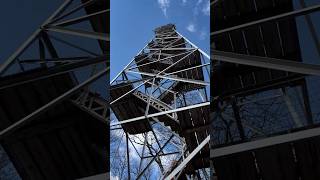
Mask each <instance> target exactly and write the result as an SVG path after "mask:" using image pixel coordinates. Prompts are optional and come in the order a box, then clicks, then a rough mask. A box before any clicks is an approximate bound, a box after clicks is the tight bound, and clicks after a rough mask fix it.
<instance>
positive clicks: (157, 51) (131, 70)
mask: <svg viewBox="0 0 320 180" xmlns="http://www.w3.org/2000/svg"><path fill="white" fill-rule="evenodd" d="M175 33H176V35H175V36H172V35H174V34H175ZM157 35H158V36H161V37H156V38H153V39H151V40H150V41H149V42H148V44H149V43H150V42H151V41H156V40H163V39H166V40H168V39H170V40H171V41H170V42H168V44H167V45H165V46H164V47H162V48H148V44H147V45H146V46H144V47H143V48H142V49H141V50H140V51H139V52H138V54H137V56H138V55H140V54H141V53H143V52H149V54H150V56H151V55H155V56H156V55H157V56H158V59H154V61H152V62H147V63H143V64H139V65H136V64H135V62H134V61H135V58H133V59H132V60H131V61H130V62H129V63H128V64H127V65H126V66H125V67H124V68H123V69H122V70H121V71H120V72H119V73H118V74H117V76H116V77H115V78H114V79H113V80H112V81H111V82H110V85H113V84H118V83H119V82H128V83H129V84H130V82H131V81H130V80H128V76H130V75H131V74H137V75H145V76H149V77H150V78H147V79H141V80H135V81H134V82H133V83H132V85H133V84H135V83H138V82H139V84H138V85H135V86H134V88H133V89H132V90H130V91H128V92H126V93H124V94H123V95H121V96H120V97H118V98H117V99H114V100H112V102H111V103H110V105H113V104H115V103H116V102H117V101H119V100H121V99H122V98H124V97H125V96H127V95H129V94H134V93H135V92H136V91H137V90H138V89H141V88H143V87H144V86H145V85H146V84H147V83H149V84H150V85H151V86H150V88H149V89H151V90H149V91H148V93H147V92H146V95H147V96H149V98H148V99H147V101H146V103H147V107H146V110H145V115H144V116H141V117H136V118H131V119H126V120H124V119H122V120H121V121H117V122H113V123H111V124H110V127H111V129H113V130H119V129H121V126H120V125H124V124H126V123H130V122H137V121H141V120H144V119H149V118H151V119H152V121H153V122H154V123H156V124H159V125H161V126H162V127H164V128H166V129H167V130H170V129H168V128H167V127H166V126H164V125H163V124H162V123H160V122H159V120H157V117H159V116H161V115H170V114H172V113H176V112H179V111H184V110H189V109H194V108H198V107H205V106H209V105H210V102H209V98H208V97H206V98H205V99H203V100H204V102H202V103H199V104H193V105H192V104H191V105H187V106H185V107H180V108H177V107H173V109H169V110H165V111H162V112H158V113H153V114H150V113H149V107H150V100H151V98H152V96H153V93H154V92H155V89H163V90H164V91H168V93H173V94H174V95H175V93H174V92H172V90H171V91H170V90H169V89H168V88H167V87H163V86H162V84H161V83H160V84H155V79H156V78H160V79H163V80H165V79H166V80H172V81H174V82H185V83H191V84H197V85H203V86H204V87H209V86H210V83H209V82H205V81H199V80H192V79H185V78H178V77H175V76H174V75H175V74H177V73H180V72H185V71H188V70H192V69H196V68H201V69H206V72H207V73H208V77H210V74H209V72H210V70H208V67H209V66H210V63H205V62H202V61H205V60H204V59H203V57H205V58H206V59H207V60H210V57H209V55H208V54H206V53H205V52H204V51H202V50H201V49H199V48H198V47H197V46H195V45H194V44H193V43H192V42H191V41H189V40H188V39H187V38H185V37H184V36H182V35H181V34H180V33H179V32H177V31H176V30H174V32H171V33H167V34H162V35H161V34H157ZM181 39H183V40H184V41H185V42H184V43H181V44H185V45H189V46H190V47H185V48H176V46H177V45H172V44H173V43H175V42H178V41H179V40H181ZM181 44H178V45H181ZM173 46H174V47H173ZM162 50H165V51H176V50H186V51H185V52H182V53H178V54H177V53H176V54H170V55H169V54H167V55H166V57H165V58H162V59H160V55H161V54H162V52H161V51H162ZM150 51H152V52H150ZM188 51H189V52H188ZM196 51H199V52H200V56H201V57H200V58H201V63H202V64H201V65H197V66H195V67H190V68H184V69H182V70H176V71H173V72H170V73H166V72H165V71H166V70H168V69H169V68H171V67H173V66H174V65H176V64H177V63H179V62H181V61H183V60H184V59H186V57H188V56H189V55H191V54H193V53H195V52H196ZM177 56H183V57H182V58H180V59H179V60H177V61H175V62H174V63H173V64H170V65H168V67H166V68H165V69H164V70H162V71H160V72H156V73H147V72H141V71H139V69H138V68H139V67H143V66H145V65H150V64H153V63H157V62H161V61H165V60H167V59H170V58H172V57H177ZM144 59H145V58H143V59H139V61H138V62H142V61H143V60H144ZM120 78H122V80H121V81H119V80H118V79H120ZM111 88H112V87H111ZM204 91H205V90H204ZM176 93H178V92H176ZM205 94H206V93H205ZM174 105H176V103H174ZM148 122H149V123H150V121H149V120H148ZM151 128H153V127H152V126H151ZM151 131H152V133H153V135H154V137H155V138H156V143H157V144H158V146H159V148H160V149H159V150H158V153H156V155H152V156H150V157H149V156H143V154H144V152H145V151H146V144H144V146H143V150H142V155H141V156H140V154H139V153H138V151H137V149H136V147H135V146H134V145H133V144H132V143H131V144H132V146H133V148H134V149H135V151H136V152H137V154H138V155H139V157H140V158H141V160H140V166H139V172H138V176H137V179H139V178H141V177H142V175H143V173H144V171H145V170H146V169H147V168H148V167H149V166H150V165H151V164H152V162H153V161H155V160H156V159H157V158H159V157H161V156H166V155H172V154H176V153H179V152H172V153H170V152H167V153H165V154H163V153H161V152H162V150H163V149H164V148H166V145H167V144H168V143H169V142H170V140H171V138H172V137H174V136H175V137H178V139H180V140H181V142H182V144H185V141H184V139H183V138H181V137H180V136H179V135H178V134H176V133H175V132H174V131H172V130H171V133H172V135H171V137H170V138H169V139H168V140H167V141H166V143H165V144H164V145H163V146H162V147H161V145H160V142H159V140H158V139H157V135H156V133H155V132H154V131H153V129H152V130H151ZM146 134H148V133H146ZM127 137H129V140H130V136H127ZM146 137H147V135H145V139H144V141H145V142H146V141H147V139H146ZM163 138H164V139H166V138H165V137H163ZM163 138H162V139H163ZM208 138H209V137H208ZM208 138H207V139H208ZM207 139H206V141H205V142H204V145H206V144H208V141H207ZM204 145H202V144H199V146H198V148H197V150H198V151H196V152H195V153H193V154H190V155H189V156H187V158H189V159H192V158H193V157H194V155H195V154H196V153H197V152H199V151H200V150H201V149H202V148H203V146H204ZM174 146H176V145H174ZM176 147H178V148H181V150H180V151H181V152H180V156H182V157H183V158H184V155H183V154H184V153H183V152H184V151H185V150H184V147H185V146H183V147H179V146H176ZM127 148H128V147H127ZM126 151H127V152H128V149H127V150H126ZM127 156H130V155H127ZM148 157H149V158H151V157H153V158H152V160H151V161H150V162H149V163H148V164H147V166H146V167H145V168H144V170H142V171H141V169H142V162H143V160H144V159H146V158H148ZM127 162H129V161H127ZM188 162H189V161H188ZM184 163H185V165H186V163H187V161H184ZM129 166H130V164H129V163H128V165H127V167H129ZM183 167H185V166H183ZM183 167H182V168H181V166H179V167H177V168H178V169H175V170H173V171H174V172H180V173H181V172H182V170H183ZM128 172H129V170H128ZM163 173H164V172H163ZM129 176H130V173H129ZM171 176H172V175H171ZM173 176H176V174H174V175H173Z"/></svg>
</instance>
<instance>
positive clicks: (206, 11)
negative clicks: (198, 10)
mask: <svg viewBox="0 0 320 180" xmlns="http://www.w3.org/2000/svg"><path fill="white" fill-rule="evenodd" d="M202 13H203V14H204V15H207V16H210V1H207V3H206V4H205V6H204V7H203V8H202Z"/></svg>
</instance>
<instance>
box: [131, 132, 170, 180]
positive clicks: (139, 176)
mask: <svg viewBox="0 0 320 180" xmlns="http://www.w3.org/2000/svg"><path fill="white" fill-rule="evenodd" d="M172 138H173V135H171V136H170V138H169V139H168V140H167V141H166V142H165V143H164V145H163V146H162V147H161V148H160V150H159V151H158V152H157V154H156V155H155V156H154V157H153V158H152V159H151V160H150V161H149V163H148V164H147V166H146V167H145V168H144V169H143V170H142V171H141V172H140V174H139V175H138V177H137V179H140V178H141V177H142V175H143V174H144V172H145V171H146V170H147V169H148V168H149V166H150V165H151V164H152V162H153V161H154V160H155V159H156V158H157V157H158V156H159V154H160V153H161V152H162V151H163V149H164V148H165V147H166V146H167V144H168V143H169V142H170V141H171V139H172Z"/></svg>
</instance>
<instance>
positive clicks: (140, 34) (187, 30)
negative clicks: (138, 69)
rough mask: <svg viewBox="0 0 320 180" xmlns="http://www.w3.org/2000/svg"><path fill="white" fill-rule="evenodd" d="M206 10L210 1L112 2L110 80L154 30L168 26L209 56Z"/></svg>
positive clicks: (144, 0) (151, 35) (208, 21)
mask: <svg viewBox="0 0 320 180" xmlns="http://www.w3.org/2000/svg"><path fill="white" fill-rule="evenodd" d="M209 9H210V7H209V0H139V1H133V0H113V1H111V14H110V16H111V17H110V18H111V22H110V23H111V33H110V36H111V72H110V73H111V74H110V78H111V79H113V78H114V77H115V76H116V75H117V74H118V73H119V72H120V71H121V70H122V69H123V68H124V66H125V65H127V64H128V63H129V62H130V60H131V59H132V58H133V57H134V56H135V55H136V54H137V53H138V52H139V51H140V50H141V49H142V48H143V47H144V46H145V45H146V44H147V42H148V41H149V40H150V39H151V38H152V37H153V30H154V29H155V28H156V27H159V26H162V25H165V24H168V23H173V24H175V25H176V27H177V30H178V31H179V32H180V33H181V34H183V35H184V36H185V37H186V38H188V39H189V40H190V41H192V42H193V43H194V44H195V45H197V46H198V47H200V48H201V49H203V50H204V51H205V52H207V53H208V54H209V49H210V48H209V47H210V44H209V43H210V36H209V34H210V33H209V31H210V10H209Z"/></svg>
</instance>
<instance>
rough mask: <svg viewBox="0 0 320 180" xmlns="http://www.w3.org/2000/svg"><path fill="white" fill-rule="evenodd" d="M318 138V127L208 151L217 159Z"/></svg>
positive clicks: (319, 133)
mask: <svg viewBox="0 0 320 180" xmlns="http://www.w3.org/2000/svg"><path fill="white" fill-rule="evenodd" d="M316 136H320V127H318V128H313V129H307V130H301V131H298V132H293V133H288V134H284V135H277V136H274V137H268V138H264V139H259V140H253V141H251V142H245V143H241V144H236V145H231V146H227V147H221V148H213V149H211V151H210V158H217V157H221V156H227V155H231V154H235V153H241V152H245V151H250V150H255V149H259V148H264V147H269V146H274V145H277V144H283V143H290V142H293V141H298V140H302V139H306V138H312V137H316Z"/></svg>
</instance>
